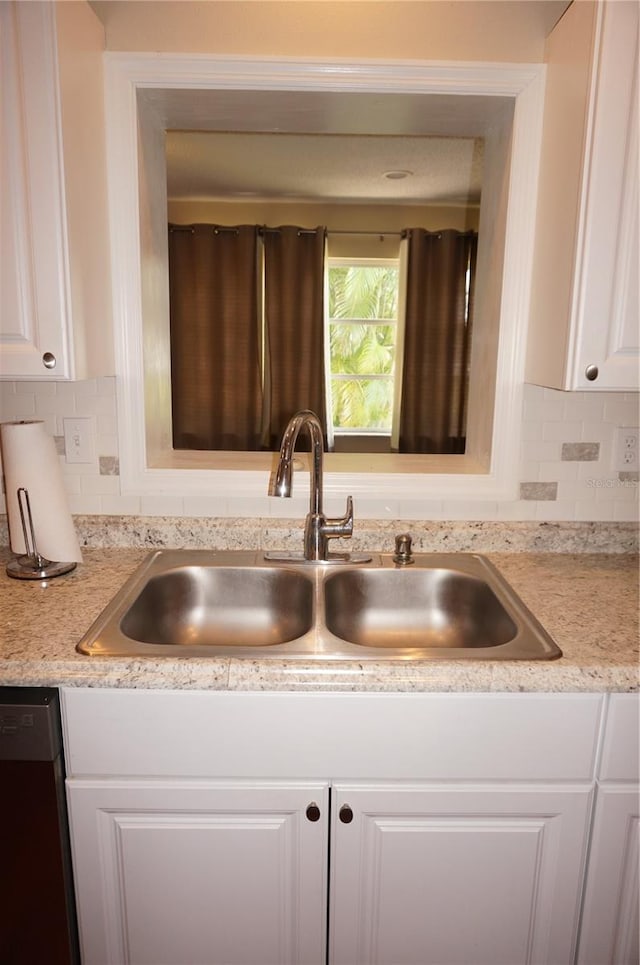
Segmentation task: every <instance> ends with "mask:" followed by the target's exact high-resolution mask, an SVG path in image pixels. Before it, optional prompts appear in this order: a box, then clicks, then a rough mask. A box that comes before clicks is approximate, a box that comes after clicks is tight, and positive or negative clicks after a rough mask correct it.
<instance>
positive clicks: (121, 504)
mask: <svg viewBox="0 0 640 965" xmlns="http://www.w3.org/2000/svg"><path fill="white" fill-rule="evenodd" d="M100 511H101V512H102V513H103V514H104V515H105V516H140V497H139V496H132V495H126V496H100Z"/></svg>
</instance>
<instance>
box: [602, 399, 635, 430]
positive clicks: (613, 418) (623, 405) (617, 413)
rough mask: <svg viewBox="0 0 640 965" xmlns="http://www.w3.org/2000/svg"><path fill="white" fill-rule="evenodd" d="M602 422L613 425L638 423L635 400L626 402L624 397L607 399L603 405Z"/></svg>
mask: <svg viewBox="0 0 640 965" xmlns="http://www.w3.org/2000/svg"><path fill="white" fill-rule="evenodd" d="M603 421H604V422H609V423H611V424H612V425H615V426H635V425H637V424H638V404H637V402H636V403H634V402H627V401H625V399H621V398H615V399H609V400H607V402H605V406H604V417H603Z"/></svg>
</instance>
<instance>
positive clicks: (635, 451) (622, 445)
mask: <svg viewBox="0 0 640 965" xmlns="http://www.w3.org/2000/svg"><path fill="white" fill-rule="evenodd" d="M639 449H640V429H638V427H637V426H636V427H635V428H634V427H633V426H618V428H617V429H616V439H615V450H614V466H613V468H614V469H615V470H616V472H637V471H638V468H640V461H639Z"/></svg>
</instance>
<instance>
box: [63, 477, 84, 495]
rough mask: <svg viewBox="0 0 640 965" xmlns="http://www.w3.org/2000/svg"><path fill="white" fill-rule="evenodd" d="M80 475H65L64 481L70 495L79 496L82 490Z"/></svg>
mask: <svg viewBox="0 0 640 965" xmlns="http://www.w3.org/2000/svg"><path fill="white" fill-rule="evenodd" d="M80 479H81V477H80V476H67V475H63V477H62V483H63V485H64V489H65V492H66V493H67V495H68V496H79V495H80V494H81V492H82V487H81V482H80Z"/></svg>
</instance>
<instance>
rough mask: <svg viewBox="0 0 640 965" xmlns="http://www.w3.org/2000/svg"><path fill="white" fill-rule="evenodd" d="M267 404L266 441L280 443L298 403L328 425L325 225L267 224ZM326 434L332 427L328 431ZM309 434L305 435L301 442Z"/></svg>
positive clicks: (268, 444)
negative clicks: (325, 371) (325, 352)
mask: <svg viewBox="0 0 640 965" xmlns="http://www.w3.org/2000/svg"><path fill="white" fill-rule="evenodd" d="M263 240H264V265H265V268H264V279H265V291H264V299H265V305H264V311H265V322H266V358H265V387H266V405H265V422H264V427H263V444H264V446H265V447H266V448H267V449H277V448H278V447H279V445H280V440H281V438H282V433H283V431H284V429H285V427H286V425H287V422H288V420H289V419H290V418H291V416H292V415H293V414H294V413H295V412H297V411H298V409H312V410H313V411H314V412H315V413H316V414H317V416H318V417H319V419H320V421H321V423H322V425H323V427H325V426H326V418H325V381H324V333H323V324H324V320H323V312H324V245H325V229H324V228H316V229H314V230H309V229H302V228H297V227H294V226H291V225H284V226H282V227H280V228H273V229H271V228H266V229H263ZM325 434H326V433H325ZM302 442H303V439H302V437H301V443H302Z"/></svg>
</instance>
